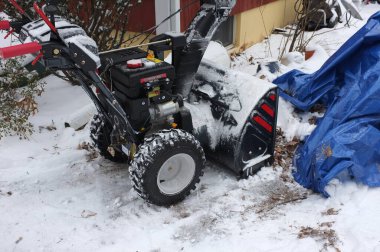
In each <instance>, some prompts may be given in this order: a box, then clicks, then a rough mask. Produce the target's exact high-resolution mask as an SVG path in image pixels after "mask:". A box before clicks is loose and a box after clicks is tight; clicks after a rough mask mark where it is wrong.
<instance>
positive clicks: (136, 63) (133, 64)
mask: <svg viewBox="0 0 380 252" xmlns="http://www.w3.org/2000/svg"><path fill="white" fill-rule="evenodd" d="M143 66H144V64H143V63H142V60H141V59H133V60H128V61H127V67H128V68H132V69H135V68H140V67H143Z"/></svg>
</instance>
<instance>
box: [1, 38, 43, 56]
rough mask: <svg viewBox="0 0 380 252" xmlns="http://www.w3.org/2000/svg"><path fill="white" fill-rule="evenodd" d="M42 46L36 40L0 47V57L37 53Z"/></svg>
mask: <svg viewBox="0 0 380 252" xmlns="http://www.w3.org/2000/svg"><path fill="white" fill-rule="evenodd" d="M41 49H42V46H41V45H40V44H39V43H38V42H31V43H25V44H21V45H15V46H9V47H4V48H0V58H2V59H9V58H14V57H17V56H22V55H26V54H31V53H38V52H39V51H41Z"/></svg>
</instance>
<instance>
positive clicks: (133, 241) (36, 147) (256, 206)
mask: <svg viewBox="0 0 380 252" xmlns="http://www.w3.org/2000/svg"><path fill="white" fill-rule="evenodd" d="M377 10H380V5H369V6H366V7H363V9H362V14H363V16H364V17H365V18H368V17H369V16H370V14H372V13H374V12H375V11H377ZM363 24H364V22H357V21H355V24H354V25H351V26H350V28H348V27H343V28H340V29H337V30H335V31H332V32H330V33H325V34H322V35H320V36H317V37H316V38H315V40H314V44H317V45H319V46H320V48H322V49H323V51H322V50H321V54H319V53H317V54H316V56H315V58H314V59H312V60H314V63H313V64H310V62H305V63H302V64H300V65H298V66H296V67H297V68H300V69H306V70H309V71H313V70H315V69H316V68H318V66H320V64H321V63H323V61H324V60H325V58H323V54H324V51H326V52H327V54H328V55H331V54H332V53H333V52H334V51H335V50H336V49H337V48H338V47H339V46H340V45H341V44H342V43H343V42H344V41H345V40H347V39H348V37H349V36H350V35H352V34H353V33H354V32H355V31H356V30H357V29H359V28H360V27H361V25H363ZM342 26H343V25H341V26H340V27H342ZM279 36H280V35H274V36H273V37H271V49H272V55H271V57H273V58H276V53H277V51H278V50H277V51H276V50H275V48H278V47H279V42H280V40H281V39H280V37H279ZM276 43H277V44H276ZM277 54H278V53H277ZM251 56H253V57H254V58H256V59H258V58H265V59H266V58H268V57H269V56H270V55H268V47H267V43H265V42H264V43H261V44H258V45H255V46H253V47H252V48H249V49H248V50H247V51H246V52H245V53H244V55H243V56H241V57H240V58H239V59H237V60H236V61H235V63H234V64H235V67H238V68H239V69H243V70H244V71H246V72H249V73H255V71H256V69H254V67H255V66H254V65H251V64H249V61H248V60H243V58H246V59H249V58H250V57H251ZM316 61H318V62H320V64H317V63H315V62H316ZM45 81H46V82H47V83H48V84H47V86H46V92H45V93H44V94H43V95H42V97H39V98H38V104H39V112H38V114H37V115H36V116H34V117H33V118H31V121H32V123H33V124H34V125H35V129H36V132H35V134H33V135H32V136H31V138H30V140H29V141H26V140H22V141H20V140H19V139H18V138H17V137H7V138H5V139H2V140H1V141H0V160H1V162H0V251H310V252H311V251H321V250H322V251H323V250H330V251H335V249H339V250H340V251H380V235H379V234H380V218H379V217H378V215H379V208H380V188H371V189H370V188H368V187H365V186H362V185H357V184H354V183H346V184H340V183H338V182H334V183H332V184H331V185H329V189H328V191H329V193H330V194H331V195H332V196H331V198H328V199H326V198H323V197H321V196H320V195H317V194H313V193H311V192H309V191H307V190H305V189H303V188H302V187H300V186H299V185H297V184H296V183H294V182H292V181H291V180H289V179H284V178H283V176H284V171H283V170H284V169H283V168H281V167H275V168H273V167H266V168H263V169H262V170H261V171H260V172H259V173H258V174H257V175H256V176H254V177H252V178H250V179H247V180H240V181H237V180H236V179H235V177H234V175H233V174H231V173H230V172H228V171H226V170H223V169H221V168H219V167H216V166H215V165H213V164H211V163H209V164H208V167H207V169H206V171H205V175H204V177H203V179H202V181H201V184H200V185H199V186H198V188H197V190H196V191H195V192H193V193H192V194H191V195H190V196H189V197H188V198H187V199H186V200H185V201H183V202H182V203H179V204H177V205H175V206H173V207H171V208H163V207H156V206H153V205H149V204H146V203H144V202H143V201H142V200H141V199H140V198H139V197H138V196H137V194H136V193H135V192H134V191H133V190H132V186H131V183H130V181H129V178H128V169H127V166H126V165H117V164H114V163H111V162H108V161H106V160H104V159H102V158H95V159H93V151H92V149H91V148H90V147H88V145H87V144H85V143H88V142H90V139H89V127H88V126H87V127H85V128H84V129H82V130H80V131H74V129H72V128H64V122H65V121H66V120H67V119H68V118H70V116H71V115H72V113H73V111H77V110H78V109H81V108H83V107H84V106H86V105H87V104H89V99H88V98H87V97H86V95H85V93H84V92H83V91H82V90H81V88H80V87H73V86H71V85H69V84H67V83H65V82H63V81H61V80H58V79H56V78H55V77H48V78H46V79H45ZM292 112H293V108H292V107H291V106H290V105H289V104H287V103H285V102H283V101H281V103H280V118H279V127H281V129H282V130H283V131H284V134H285V136H286V138H287V139H288V140H291V139H292V138H293V137H294V136H297V137H303V136H305V135H306V134H308V133H310V131H311V130H312V129H313V127H314V126H312V125H310V124H308V120H307V118H308V117H310V115H305V118H306V119H305V118H302V119H301V118H300V117H299V116H298V115H293V113H292ZM86 149H87V150H86ZM285 175H286V172H285Z"/></svg>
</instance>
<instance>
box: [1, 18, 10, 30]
mask: <svg viewBox="0 0 380 252" xmlns="http://www.w3.org/2000/svg"><path fill="white" fill-rule="evenodd" d="M10 28H11V23H10V22H9V21H6V20H2V21H0V30H9V29H10Z"/></svg>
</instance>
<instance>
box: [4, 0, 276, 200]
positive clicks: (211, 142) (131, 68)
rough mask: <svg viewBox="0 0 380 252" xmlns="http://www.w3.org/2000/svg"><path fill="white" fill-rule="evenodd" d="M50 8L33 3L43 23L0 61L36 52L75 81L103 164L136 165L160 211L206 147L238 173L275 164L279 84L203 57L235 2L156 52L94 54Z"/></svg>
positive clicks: (208, 4) (137, 180) (197, 168)
mask: <svg viewBox="0 0 380 252" xmlns="http://www.w3.org/2000/svg"><path fill="white" fill-rule="evenodd" d="M11 2H12V3H15V2H14V1H11ZM46 3H47V5H46V7H45V12H43V11H42V10H41V9H40V7H39V6H38V4H37V3H35V4H34V8H35V11H36V12H37V13H38V14H39V15H40V17H41V19H40V20H37V21H31V20H28V18H26V17H25V16H24V18H23V20H21V21H20V22H21V23H22V22H23V23H22V27H21V29H19V38H20V40H21V42H22V44H21V45H18V46H13V47H7V48H1V49H0V56H1V57H3V58H10V57H15V56H19V55H23V54H27V53H31V54H35V55H36V56H37V58H36V61H40V62H42V63H43V64H44V66H45V67H46V68H47V69H50V70H62V71H63V72H64V73H65V74H67V75H70V77H71V78H74V79H75V80H76V81H78V82H79V83H80V84H81V85H82V87H83V89H84V90H85V91H86V92H87V94H88V95H89V97H90V98H91V99H92V101H93V102H94V104H95V105H96V108H97V110H98V115H96V116H95V118H94V120H93V122H92V127H91V137H92V139H93V140H94V142H95V144H96V145H97V147H98V149H99V151H100V153H101V155H102V156H104V157H105V158H107V159H110V160H112V161H116V162H130V168H129V171H130V177H131V180H132V183H133V186H134V188H135V189H136V191H137V192H138V194H139V195H140V196H141V197H142V198H144V199H145V200H147V201H149V202H151V203H154V204H157V205H171V204H174V203H176V202H178V201H180V200H182V199H184V198H185V197H186V196H187V195H188V194H189V193H190V191H191V190H192V189H194V188H195V186H196V184H197V183H198V182H199V180H200V177H201V176H202V175H203V168H204V166H205V154H204V150H205V151H206V154H207V156H208V157H210V158H211V159H212V160H215V161H216V162H218V163H221V164H223V165H225V166H226V167H228V168H230V169H231V170H232V171H234V172H235V173H236V174H237V176H238V177H247V176H249V175H252V174H255V173H256V172H257V171H258V170H259V168H261V167H262V166H264V165H265V164H270V163H271V162H272V161H273V153H274V145H275V133H276V120H277V103H278V94H277V88H276V86H275V85H273V84H271V83H268V82H266V81H263V80H260V79H258V78H255V77H253V76H250V75H248V74H244V73H240V72H237V71H234V70H231V69H226V68H222V67H219V66H218V65H217V64H215V63H212V62H209V61H207V60H203V61H202V58H203V55H204V52H205V50H206V48H207V46H208V44H209V42H210V40H211V38H212V36H213V34H214V33H215V31H216V30H217V28H218V27H219V25H220V24H221V23H222V22H223V21H224V20H225V19H226V18H227V17H228V15H229V14H230V12H231V9H232V8H233V6H234V5H235V1H223V0H214V1H205V3H204V4H203V5H202V6H201V9H200V11H199V12H198V14H197V16H196V17H195V18H194V20H193V22H192V23H191V25H190V27H189V28H188V30H187V31H186V32H185V34H180V33H172V32H168V33H165V34H161V35H158V36H156V37H155V38H153V39H152V40H151V41H150V42H149V50H150V51H151V52H153V54H154V55H150V54H148V53H147V52H146V51H143V50H140V49H139V46H136V47H129V48H121V49H115V50H111V51H107V52H101V53H98V49H97V46H96V43H95V42H94V40H92V39H91V38H89V37H88V36H87V35H86V33H85V32H84V31H83V29H82V28H81V27H79V26H77V25H75V24H72V23H70V22H68V21H67V20H65V19H64V18H62V17H59V16H56V14H57V11H58V8H57V6H56V1H46ZM18 9H19V7H18ZM20 22H18V23H17V24H18V26H19V25H20ZM1 27H3V28H6V29H7V28H12V23H9V26H8V23H3V24H2V25H1ZM165 51H171V52H172V63H171V64H169V63H167V62H165V61H164V58H163V57H164V52H165ZM92 86H94V87H95V88H96V92H95V91H94V89H93V88H92Z"/></svg>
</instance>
